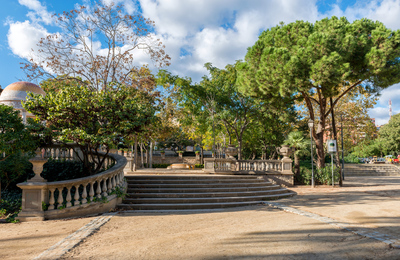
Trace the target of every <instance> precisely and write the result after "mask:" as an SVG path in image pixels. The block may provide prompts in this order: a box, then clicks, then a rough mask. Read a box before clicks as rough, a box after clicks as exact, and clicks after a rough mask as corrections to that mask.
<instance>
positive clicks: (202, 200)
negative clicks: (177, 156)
mask: <svg viewBox="0 0 400 260" xmlns="http://www.w3.org/2000/svg"><path fill="white" fill-rule="evenodd" d="M126 178H127V181H128V190H127V192H128V194H127V196H126V198H125V199H124V201H123V202H122V203H121V204H120V205H118V208H120V209H123V210H191V209H217V208H226V207H239V206H247V205H256V204H259V203H260V202H261V201H263V200H275V199H279V198H282V197H287V196H293V195H294V194H295V193H293V192H290V191H288V190H287V189H285V188H281V187H280V186H279V185H274V184H272V183H271V182H269V181H266V180H264V178H263V177H261V176H241V175H238V176H236V175H154V174H153V175H143V176H140V175H135V176H126Z"/></svg>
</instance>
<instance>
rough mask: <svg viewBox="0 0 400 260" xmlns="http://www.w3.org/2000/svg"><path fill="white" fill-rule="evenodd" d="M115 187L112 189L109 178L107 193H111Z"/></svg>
mask: <svg viewBox="0 0 400 260" xmlns="http://www.w3.org/2000/svg"><path fill="white" fill-rule="evenodd" d="M112 188H113V187H112V184H111V177H110V178H108V186H107V192H111V189H112Z"/></svg>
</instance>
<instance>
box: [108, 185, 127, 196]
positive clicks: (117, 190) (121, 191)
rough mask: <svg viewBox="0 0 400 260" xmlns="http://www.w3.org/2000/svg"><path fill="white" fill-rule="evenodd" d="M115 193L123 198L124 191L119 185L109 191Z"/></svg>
mask: <svg viewBox="0 0 400 260" xmlns="http://www.w3.org/2000/svg"><path fill="white" fill-rule="evenodd" d="M112 194H115V195H117V197H118V198H122V199H125V197H126V193H125V192H124V191H123V190H122V189H121V187H119V186H117V187H115V189H113V190H112V191H111V192H110V195H112Z"/></svg>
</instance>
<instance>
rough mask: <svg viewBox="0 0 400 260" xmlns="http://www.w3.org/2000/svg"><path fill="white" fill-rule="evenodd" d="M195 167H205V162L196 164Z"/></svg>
mask: <svg viewBox="0 0 400 260" xmlns="http://www.w3.org/2000/svg"><path fill="white" fill-rule="evenodd" d="M194 167H196V168H204V164H195V165H194Z"/></svg>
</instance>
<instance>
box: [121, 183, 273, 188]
mask: <svg viewBox="0 0 400 260" xmlns="http://www.w3.org/2000/svg"><path fill="white" fill-rule="evenodd" d="M271 185H272V183H270V182H269V183H262V182H258V183H202V184H193V183H179V184H163V183H161V184H145V183H141V184H128V189H135V188H139V189H144V188H149V189H168V188H177V189H180V188H182V189H189V188H194V189H197V188H230V187H232V188H235V187H264V186H271Z"/></svg>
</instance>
